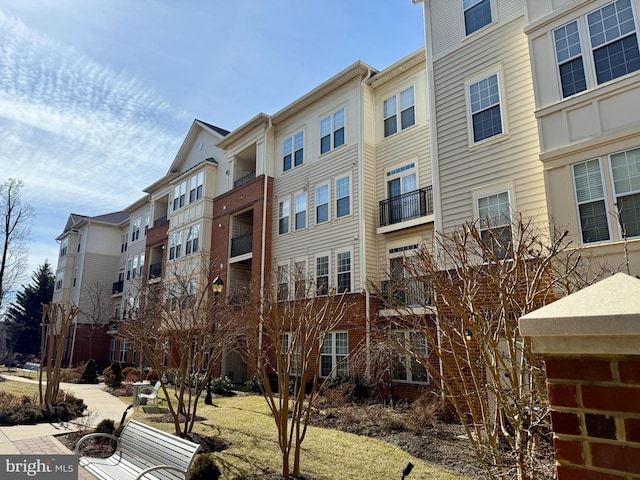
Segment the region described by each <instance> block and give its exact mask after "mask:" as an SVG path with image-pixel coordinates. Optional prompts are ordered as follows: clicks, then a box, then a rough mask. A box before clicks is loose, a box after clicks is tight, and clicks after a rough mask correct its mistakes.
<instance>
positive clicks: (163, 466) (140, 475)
mask: <svg viewBox="0 0 640 480" xmlns="http://www.w3.org/2000/svg"><path fill="white" fill-rule="evenodd" d="M154 470H173V471H175V472H178V473H181V474H182V476H183V478H186V477H187V472H186V470H183V469H181V468H178V467H174V466H172V465H156V466H154V467H150V468H147V469H146V470H144V471H142V472H140V474H139V475H138V476H137V477H136V478H135V480H140V479H141V478H143V477H144V476H145V475H146V474H147V473H149V472H153V471H154Z"/></svg>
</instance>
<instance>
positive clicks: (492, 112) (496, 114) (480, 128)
mask: <svg viewBox="0 0 640 480" xmlns="http://www.w3.org/2000/svg"><path fill="white" fill-rule="evenodd" d="M469 106H470V108H471V128H472V131H473V142H474V143H477V142H481V141H482V140H486V139H488V138H491V137H495V136H496V135H500V134H501V133H502V112H501V110H500V85H499V79H498V74H497V73H494V74H493V75H491V76H489V77H487V78H484V79H482V80H480V81H479V82H475V83H472V84H470V85H469Z"/></svg>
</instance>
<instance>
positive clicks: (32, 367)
mask: <svg viewBox="0 0 640 480" xmlns="http://www.w3.org/2000/svg"><path fill="white" fill-rule="evenodd" d="M16 370H17V371H18V372H22V373H26V374H28V375H29V376H31V374H32V373H38V372H39V371H40V364H39V363H34V362H27V363H25V364H24V365H22V366H21V367H17V368H16Z"/></svg>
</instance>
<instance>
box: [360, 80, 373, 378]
mask: <svg viewBox="0 0 640 480" xmlns="http://www.w3.org/2000/svg"><path fill="white" fill-rule="evenodd" d="M372 76H373V72H372V71H371V68H369V70H368V72H367V76H366V77H365V78H364V79H363V80H362V81H361V82H360V96H359V97H358V99H359V101H360V102H361V105H360V108H359V111H360V115H361V118H362V119H363V120H364V101H363V98H364V87H365V84H366V82H368V81H369V79H370V78H371V77H372ZM360 140H361V145H360V148H359V149H358V157H359V158H358V170H359V174H358V176H359V177H360V188H359V189H358V190H359V193H358V197H359V203H360V208H364V205H365V203H364V188H363V185H364V121H361V122H360ZM359 237H360V238H359V240H360V285H362V286H363V287H364V298H365V355H366V367H365V376H366V377H367V378H369V376H370V373H371V292H370V291H369V286H368V285H367V276H366V265H367V255H366V251H367V247H366V245H367V243H366V222H365V216H364V215H363V214H362V212H361V213H360V235H359Z"/></svg>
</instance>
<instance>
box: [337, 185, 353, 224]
mask: <svg viewBox="0 0 640 480" xmlns="http://www.w3.org/2000/svg"><path fill="white" fill-rule="evenodd" d="M350 214H351V177H348V176H347V177H342V178H339V179H337V180H336V217H337V218H342V217H346V216H347V215H350Z"/></svg>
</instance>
